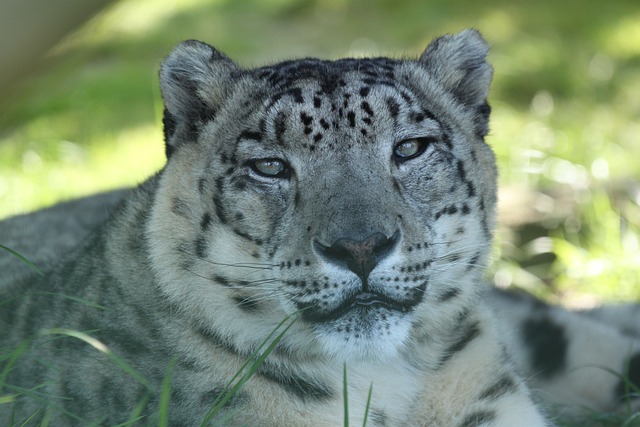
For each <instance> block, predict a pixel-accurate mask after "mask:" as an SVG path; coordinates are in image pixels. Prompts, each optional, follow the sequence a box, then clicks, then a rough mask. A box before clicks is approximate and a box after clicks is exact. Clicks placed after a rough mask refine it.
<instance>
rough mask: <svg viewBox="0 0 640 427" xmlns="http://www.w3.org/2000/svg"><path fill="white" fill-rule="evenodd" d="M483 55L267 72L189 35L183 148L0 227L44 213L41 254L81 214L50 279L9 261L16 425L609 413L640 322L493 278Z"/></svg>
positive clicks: (171, 140)
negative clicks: (122, 186)
mask: <svg viewBox="0 0 640 427" xmlns="http://www.w3.org/2000/svg"><path fill="white" fill-rule="evenodd" d="M487 54H488V45H487V43H486V41H485V40H484V39H483V37H482V36H481V35H480V34H479V33H478V32H477V31H475V30H465V31H463V32H460V33H457V34H454V35H445V36H442V37H439V38H437V39H435V40H434V41H432V42H431V43H430V44H429V45H428V46H427V48H426V49H425V50H424V52H423V53H422V54H421V55H420V56H419V57H418V58H415V59H391V58H386V57H385V58H383V57H378V58H357V59H356V58H345V59H338V60H332V61H330V60H320V59H314V58H305V59H299V60H292V61H285V62H280V63H276V64H273V65H268V66H262V67H257V68H243V67H240V66H239V65H238V64H236V63H235V62H233V61H232V60H231V59H229V58H228V57H227V56H225V55H224V54H223V53H221V52H220V51H218V50H217V49H215V48H213V47H211V46H209V45H207V44H205V43H202V42H198V41H193V40H191V41H186V42H183V43H181V44H180V45H178V46H177V47H176V48H175V49H174V50H173V52H172V53H171V54H170V55H169V56H168V57H167V58H166V59H165V61H164V62H163V63H162V65H161V68H160V86H161V92H162V98H163V101H164V108H165V110H164V119H163V123H164V135H165V152H166V157H167V162H166V165H165V166H164V167H163V168H162V169H161V170H160V171H159V172H158V173H157V174H155V175H153V176H152V177H150V178H149V179H148V180H147V181H145V182H144V183H142V184H141V185H139V186H138V187H136V188H133V189H130V190H123V191H120V192H118V193H111V194H106V195H101V196H96V197H94V198H89V199H83V200H80V201H77V202H72V203H71V204H68V205H64V206H61V207H58V208H53V209H50V210H48V211H43V212H41V213H40V214H39V215H38V214H32V216H29V215H27V216H25V217H17V218H12V219H9V220H7V221H5V222H3V223H0V233H2V234H0V236H5V235H8V234H5V231H7V230H17V229H18V228H17V227H16V225H17V224H35V226H34V227H33V228H31V230H32V232H31V233H29V232H28V231H27V232H23V233H22V235H21V236H20V233H19V232H18V233H16V232H15V231H14V234H15V235H14V236H13V237H12V239H10V240H9V241H2V239H0V244H3V245H4V246H7V247H11V246H12V243H11V242H12V241H20V242H22V243H21V245H22V246H21V245H20V244H18V245H16V246H14V248H15V250H16V252H22V253H24V255H25V256H27V257H29V255H30V252H31V250H32V249H34V248H35V247H39V246H40V245H41V243H40V242H39V241H38V234H37V231H36V230H38V229H41V228H40V227H41V226H40V225H39V224H41V223H46V221H48V220H51V219H53V218H57V217H59V215H62V216H65V217H66V218H67V220H66V221H62V222H60V227H59V228H50V229H49V233H50V234H55V233H60V235H61V236H63V237H64V238H62V239H60V240H59V241H58V242H56V241H55V240H56V239H55V238H54V239H53V240H54V241H53V242H52V243H48V241H47V243H42V244H43V245H45V246H46V247H47V248H49V249H48V250H47V251H44V253H45V254H42V253H40V254H39V253H38V252H37V251H33V252H34V253H35V254H36V256H35V258H33V260H34V261H35V262H36V263H38V262H39V261H42V265H43V270H44V273H43V274H36V273H33V274H32V273H30V272H29V273H26V272H25V270H24V266H22V265H21V264H19V262H18V260H16V259H14V258H11V261H6V260H8V259H9V258H3V259H4V260H5V261H2V264H0V265H2V266H3V267H6V268H7V270H6V271H8V272H9V273H10V274H7V275H6V276H3V278H2V279H0V291H2V294H0V301H2V302H1V304H2V310H0V342H1V343H2V344H0V345H1V348H2V349H3V350H2V351H3V353H4V354H3V357H2V358H0V373H1V375H2V377H0V387H1V388H0V398H2V399H3V403H2V404H0V421H2V422H3V423H4V422H5V421H6V420H8V421H9V422H10V423H17V424H22V423H30V422H32V423H39V422H42V421H43V420H44V421H46V422H49V423H51V425H56V426H58V425H59V426H65V425H88V424H94V425H95V424H99V425H117V424H123V423H124V424H142V425H157V424H168V425H175V426H181V425H185V426H191V425H208V424H212V425H231V426H236V425H238V426H240V425H251V426H253V425H255V426H258V425H259V426H282V425H296V426H304V425H309V426H334V425H341V424H343V423H346V421H348V422H349V423H353V424H363V423H364V422H365V421H366V423H367V424H368V425H373V426H395V425H407V426H459V427H473V426H475V427H479V426H505V427H506V426H514V425H519V426H547V425H551V423H552V421H551V419H550V417H549V416H548V410H547V406H548V405H545V404H539V403H538V396H537V395H538V394H540V395H541V397H542V398H544V397H545V396H546V397H547V398H549V397H551V398H550V400H551V401H553V402H554V403H566V404H568V405H571V404H573V405H574V407H579V406H580V405H585V404H586V405H589V407H591V408H610V407H614V406H615V404H616V403H618V402H619V401H618V400H617V399H619V398H621V397H622V396H623V395H624V394H626V393H628V392H629V390H630V388H631V387H630V384H629V381H621V379H620V378H619V377H617V376H615V375H613V374H612V373H611V372H625V373H627V374H628V377H629V378H630V379H631V380H633V381H637V379H638V377H639V376H640V375H639V372H638V371H639V370H640V345H638V341H637V339H638V336H637V335H636V336H631V335H632V334H633V333H635V332H636V330H635V329H634V328H628V330H622V329H619V330H618V329H615V328H611V327H609V326H605V323H606V322H605V321H604V320H602V319H603V318H604V317H606V316H604V315H603V314H602V312H597V313H595V312H594V313H584V314H575V313H569V312H566V311H564V310H562V309H559V308H556V307H551V306H547V305H545V304H544V303H541V302H539V301H536V300H533V299H531V298H529V297H527V296H524V295H518V294H512V293H505V292H502V291H499V290H496V289H492V288H490V287H488V286H487V285H486V281H485V278H484V274H485V271H486V267H487V263H488V261H489V258H490V248H491V242H492V235H493V230H494V227H495V211H496V186H497V184H496V182H497V170H496V165H495V158H494V155H493V152H492V150H491V148H490V147H489V145H488V144H487V143H486V142H485V137H486V136H487V133H488V121H489V115H490V107H489V104H488V102H487V97H488V93H489V87H490V83H491V80H492V74H493V70H492V67H491V66H490V64H489V63H488V62H487ZM33 215H38V216H37V221H36V220H35V217H34V216H33ZM69 219H71V220H69ZM45 237H46V236H45ZM47 240H48V239H47ZM75 244H77V245H78V246H77V248H76V249H73V250H70V251H69V253H68V254H65V255H64V256H63V255H61V252H65V251H67V250H69V248H70V247H71V246H74V245H75ZM52 254H55V255H52ZM5 256H7V257H9V256H10V254H5ZM12 262H13V263H12ZM634 310H635V307H632V306H628V307H622V308H621V309H620V312H622V313H624V314H625V315H627V316H628V318H632V316H634V315H635V316H636V317H635V318H637V313H635V312H634ZM618 317H620V316H618ZM605 320H611V319H605ZM589 322H591V323H592V324H593V325H595V327H594V329H595V330H596V335H595V336H597V338H598V341H597V342H598V343H599V345H600V346H601V349H602V350H606V353H605V354H601V353H598V352H595V351H593V350H594V348H595V349H597V348H598V347H594V344H593V341H592V340H591V339H590V338H589V337H590V336H593V335H585V334H582V335H581V333H582V329H581V326H582V325H584V324H585V323H589ZM629 324H630V325H632V326H633V325H634V324H635V323H634V322H633V321H630V322H629ZM598 327H601V329H600V330H598ZM596 365H597V366H599V367H601V369H599V370H598V369H596V368H594V366H596ZM247 366H251V371H250V372H249V373H247V371H246V368H247ZM579 367H581V368H583V369H577V368H579ZM585 370H587V371H586V373H585ZM594 375H595V376H596V377H597V378H595V380H594V377H593V376H594ZM345 420H346V421H345Z"/></svg>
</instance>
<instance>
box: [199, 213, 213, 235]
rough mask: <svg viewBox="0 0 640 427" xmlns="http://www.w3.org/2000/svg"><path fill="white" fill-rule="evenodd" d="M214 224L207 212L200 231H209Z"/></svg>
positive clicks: (201, 222) (201, 221)
mask: <svg viewBox="0 0 640 427" xmlns="http://www.w3.org/2000/svg"><path fill="white" fill-rule="evenodd" d="M211 224H212V219H211V214H210V213H209V212H206V213H205V214H204V215H202V219H201V220H200V230H202V231H207V230H208V229H209V227H210V226H211Z"/></svg>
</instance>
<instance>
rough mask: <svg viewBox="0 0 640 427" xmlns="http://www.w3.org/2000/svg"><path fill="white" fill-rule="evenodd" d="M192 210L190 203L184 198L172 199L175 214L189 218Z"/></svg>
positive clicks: (172, 209) (172, 208)
mask: <svg viewBox="0 0 640 427" xmlns="http://www.w3.org/2000/svg"><path fill="white" fill-rule="evenodd" d="M190 211H191V210H190V209H189V205H188V204H187V202H185V201H184V200H183V199H181V198H179V197H176V198H174V199H173V200H172V201H171V212H173V213H174V214H176V215H178V216H180V217H182V218H186V219H189V213H190Z"/></svg>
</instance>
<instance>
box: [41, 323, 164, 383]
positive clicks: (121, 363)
mask: <svg viewBox="0 0 640 427" xmlns="http://www.w3.org/2000/svg"><path fill="white" fill-rule="evenodd" d="M42 335H65V336H68V337H72V338H77V339H79V340H81V341H84V342H85V343H87V344H89V345H90V346H92V347H93V348H95V349H96V350H98V351H100V352H101V353H104V354H105V355H107V357H109V359H111V360H112V361H113V363H115V364H116V365H117V366H118V367H119V368H120V369H122V370H123V371H124V372H126V373H127V374H128V375H129V376H131V377H132V378H133V379H135V380H136V381H138V382H139V383H140V384H142V385H143V386H145V387H146V388H147V389H149V390H151V389H152V386H151V384H150V383H149V382H148V381H147V379H146V378H144V377H143V376H142V375H140V374H139V373H138V372H137V371H136V370H135V369H133V367H131V365H129V364H128V363H127V362H125V361H124V360H123V359H121V358H120V357H118V356H117V355H115V354H114V353H113V352H112V351H111V350H109V348H108V347H107V346H106V345H104V344H103V343H102V342H100V341H98V340H97V339H95V338H93V337H92V336H89V335H87V334H85V333H84V332H79V331H74V330H71V329H61V328H54V329H49V330H46V331H43V332H42Z"/></svg>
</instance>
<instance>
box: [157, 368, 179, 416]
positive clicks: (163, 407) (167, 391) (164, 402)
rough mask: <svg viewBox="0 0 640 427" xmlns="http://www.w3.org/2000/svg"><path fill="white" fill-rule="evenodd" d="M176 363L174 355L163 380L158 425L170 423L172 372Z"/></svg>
mask: <svg viewBox="0 0 640 427" xmlns="http://www.w3.org/2000/svg"><path fill="white" fill-rule="evenodd" d="M175 365H176V358H175V357H173V358H172V359H171V360H170V361H169V365H168V366H167V372H166V373H165V375H164V380H163V381H162V390H161V391H160V401H159V403H158V406H159V411H160V413H159V414H158V426H159V427H167V425H169V418H168V415H169V397H170V396H171V374H172V373H173V367H174V366H175Z"/></svg>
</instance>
